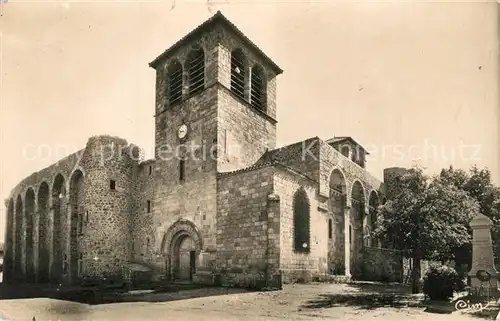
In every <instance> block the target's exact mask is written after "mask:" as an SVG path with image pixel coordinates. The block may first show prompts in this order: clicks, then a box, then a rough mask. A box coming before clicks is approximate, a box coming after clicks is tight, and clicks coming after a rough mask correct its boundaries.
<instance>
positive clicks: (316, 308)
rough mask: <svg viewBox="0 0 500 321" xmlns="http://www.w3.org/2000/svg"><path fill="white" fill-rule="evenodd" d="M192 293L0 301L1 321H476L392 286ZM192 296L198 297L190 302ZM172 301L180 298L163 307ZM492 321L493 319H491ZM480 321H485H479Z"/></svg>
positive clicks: (310, 286) (301, 287)
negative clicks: (105, 300)
mask: <svg viewBox="0 0 500 321" xmlns="http://www.w3.org/2000/svg"><path fill="white" fill-rule="evenodd" d="M225 291H226V290H224V289H198V290H187V291H181V292H179V293H175V294H172V293H169V294H145V295H143V296H142V297H141V300H142V302H125V303H112V304H100V305H89V304H83V303H75V302H69V301H62V300H54V299H48V298H37V299H17V300H1V301H0V319H1V318H4V319H6V320H15V321H17V320H32V318H33V316H35V317H36V320H37V321H42V320H61V321H69V320H71V321H77V320H82V321H83V320H96V321H97V320H106V321H112V320H119V321H127V320H204V321H211V320H214V321H215V320H217V321H220V320H259V321H260V320H384V321H392V320H394V321H395V320H397V321H402V320H428V319H429V318H431V319H433V320H481V319H478V318H477V317H472V316H470V315H466V314H462V313H460V312H453V313H449V314H435V313H428V312H425V311H424V310H425V308H424V307H422V306H419V301H420V300H419V298H421V296H420V297H419V296H412V295H407V294H406V293H405V291H406V290H405V289H402V288H401V286H397V285H393V286H391V285H373V284H371V285H370V284H362V285H341V284H310V285H295V286H292V285H286V286H285V287H284V289H283V291H277V292H239V293H238V291H237V290H234V289H229V293H228V294H225ZM192 296H203V297H198V298H191V299H189V297H192ZM172 299H183V300H175V301H168V302H155V301H162V300H163V301H165V300H172ZM493 319H494V317H493ZM483 320H485V319H483ZM490 320H491V318H490Z"/></svg>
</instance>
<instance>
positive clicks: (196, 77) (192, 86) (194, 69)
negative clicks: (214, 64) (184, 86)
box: [187, 48, 205, 95]
mask: <svg viewBox="0 0 500 321" xmlns="http://www.w3.org/2000/svg"><path fill="white" fill-rule="evenodd" d="M187 68H188V79H189V94H191V95H192V94H196V93H198V92H200V91H202V90H203V89H204V87H205V53H204V52H203V49H201V48H200V49H196V50H193V51H191V52H190V53H189V55H188V67H187Z"/></svg>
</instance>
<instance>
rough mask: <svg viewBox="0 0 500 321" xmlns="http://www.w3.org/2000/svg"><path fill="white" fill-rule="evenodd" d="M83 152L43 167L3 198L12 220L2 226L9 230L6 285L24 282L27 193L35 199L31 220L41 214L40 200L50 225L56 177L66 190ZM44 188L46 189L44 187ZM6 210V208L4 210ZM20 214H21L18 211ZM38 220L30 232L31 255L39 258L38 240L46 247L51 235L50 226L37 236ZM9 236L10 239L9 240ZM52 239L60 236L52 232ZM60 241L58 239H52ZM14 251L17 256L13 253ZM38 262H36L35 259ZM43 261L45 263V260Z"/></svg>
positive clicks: (64, 200)
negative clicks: (6, 197)
mask: <svg viewBox="0 0 500 321" xmlns="http://www.w3.org/2000/svg"><path fill="white" fill-rule="evenodd" d="M82 154H83V150H80V151H78V152H76V153H73V154H71V155H69V156H67V157H65V158H63V159H61V160H60V161H58V162H57V163H55V164H53V165H51V166H49V167H47V168H44V169H42V170H40V171H38V172H35V173H33V174H31V175H30V176H28V177H26V178H25V179H23V180H22V181H21V182H19V183H18V184H17V185H16V186H15V187H14V188H13V189H12V191H11V192H10V195H9V197H8V199H7V201H6V202H7V203H12V207H11V208H10V209H11V213H12V215H9V217H11V218H12V220H11V221H10V220H9V221H8V222H7V224H6V227H8V228H10V229H11V230H12V231H8V232H7V233H5V234H6V237H8V239H6V240H5V251H6V262H5V264H6V266H5V268H6V270H7V271H8V272H7V273H6V275H5V281H6V282H24V281H25V280H26V275H25V272H26V255H25V253H26V236H27V235H26V217H25V212H24V211H25V208H24V204H25V202H24V200H25V199H26V195H27V192H28V191H31V190H32V191H34V194H35V200H34V208H33V212H34V213H37V214H38V215H35V217H37V216H39V215H40V214H42V213H41V212H40V211H41V209H40V208H39V204H40V203H41V202H40V200H42V199H44V200H45V202H46V203H48V204H47V207H48V208H47V210H46V213H45V214H46V215H47V216H49V217H48V220H49V222H52V220H53V219H52V218H51V217H52V216H53V209H52V205H51V204H52V202H53V197H52V194H53V192H52V191H53V186H54V181H55V178H56V176H58V175H59V176H61V177H63V178H64V187H65V189H66V190H68V189H69V178H70V177H71V175H72V173H73V171H74V169H75V168H77V167H78V163H79V161H80V159H81V157H82ZM45 187H46V188H45ZM62 201H63V202H66V203H67V199H63V200H62ZM8 211H9V207H8ZM20 211H21V212H20ZM38 223H39V221H38V220H37V221H35V224H34V226H33V229H32V233H33V242H34V243H33V256H34V258H38V257H39V241H38V240H39V239H40V237H41V238H44V239H45V240H46V241H47V242H48V244H52V242H53V239H52V235H54V233H53V230H52V227H51V226H49V227H48V230H46V231H42V232H44V233H43V235H40V227H39V225H38ZM10 235H12V237H9V236H10ZM55 235H56V237H59V238H62V236H63V235H62V233H56V234H55ZM56 241H59V242H62V239H60V240H56ZM16 252H17V253H16ZM52 256H53V253H52V252H51V253H50V257H49V260H52ZM37 261H38V260H37ZM37 261H36V262H34V264H35V269H36V270H38V266H39V265H40V264H39V262H37ZM45 261H47V260H46V259H45ZM35 274H37V276H36V277H37V278H39V275H38V271H35Z"/></svg>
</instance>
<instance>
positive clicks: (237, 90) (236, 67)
mask: <svg viewBox="0 0 500 321" xmlns="http://www.w3.org/2000/svg"><path fill="white" fill-rule="evenodd" d="M247 69H248V59H247V58H246V56H245V54H244V53H243V50H242V49H241V48H236V49H234V50H233V51H232V52H231V92H232V93H234V94H235V95H236V96H238V97H239V98H241V99H245V97H246V93H245V92H246V86H247V79H248V75H247Z"/></svg>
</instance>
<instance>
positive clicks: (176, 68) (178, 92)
mask: <svg viewBox="0 0 500 321" xmlns="http://www.w3.org/2000/svg"><path fill="white" fill-rule="evenodd" d="M183 70H184V68H183V66H182V64H181V62H180V61H179V60H177V59H174V60H173V61H171V62H170V63H169V64H168V66H167V100H168V104H169V105H175V104H176V103H178V102H180V101H182V87H183V84H182V78H183Z"/></svg>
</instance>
